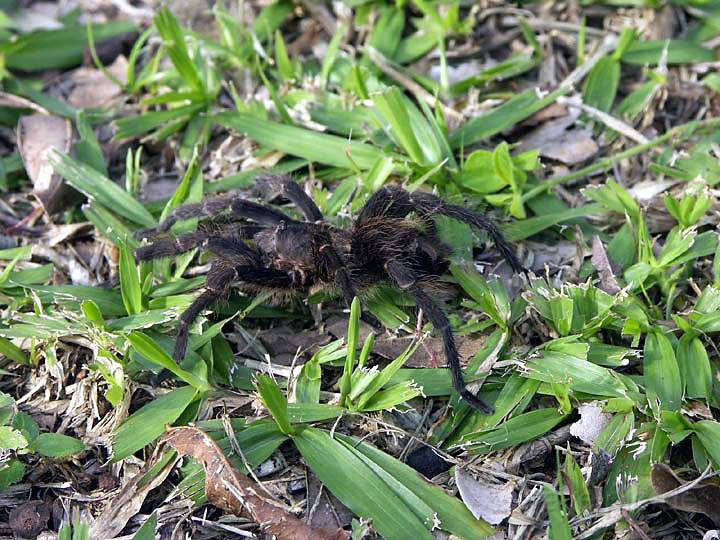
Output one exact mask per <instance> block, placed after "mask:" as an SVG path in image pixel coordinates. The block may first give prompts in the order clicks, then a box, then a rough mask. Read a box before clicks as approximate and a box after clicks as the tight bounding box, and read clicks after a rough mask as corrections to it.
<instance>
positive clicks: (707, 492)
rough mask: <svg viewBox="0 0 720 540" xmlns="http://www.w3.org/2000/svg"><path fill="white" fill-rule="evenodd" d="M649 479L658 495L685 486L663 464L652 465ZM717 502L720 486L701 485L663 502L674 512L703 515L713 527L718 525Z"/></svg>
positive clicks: (719, 498)
mask: <svg viewBox="0 0 720 540" xmlns="http://www.w3.org/2000/svg"><path fill="white" fill-rule="evenodd" d="M651 479H652V485H653V487H654V488H655V491H657V492H658V494H660V495H662V494H663V493H666V492H668V491H671V490H673V489H677V488H679V487H680V486H683V485H685V484H687V482H685V480H683V479H682V478H680V477H678V476H677V475H676V474H675V473H674V472H673V470H672V469H671V468H670V467H669V466H667V465H665V464H664V463H657V464H655V465H653V468H652V476H651ZM718 500H720V486H718V485H716V484H708V483H701V484H699V485H698V486H696V487H694V488H692V489H689V490H688V491H685V492H683V493H681V494H679V495H675V496H673V497H669V498H667V499H665V502H666V503H667V504H669V505H670V506H672V507H673V508H674V509H676V510H681V511H683V512H699V513H701V514H705V515H706V516H707V517H709V518H710V519H711V520H713V522H714V523H715V525H720V505H718Z"/></svg>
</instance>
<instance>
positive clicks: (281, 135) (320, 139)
mask: <svg viewBox="0 0 720 540" xmlns="http://www.w3.org/2000/svg"><path fill="white" fill-rule="evenodd" d="M214 118H215V121H216V122H217V123H219V124H220V125H222V126H224V127H226V128H229V129H234V130H236V131H238V132H240V133H244V134H246V135H247V136H248V137H250V138H252V139H254V140H255V141H257V142H258V143H260V144H262V145H264V146H267V147H270V148H273V149H275V150H279V151H281V152H285V153H286V154H290V155H292V156H297V157H301V158H304V159H307V160H308V161H315V162H318V163H324V164H326V165H333V166H335V167H344V168H349V169H352V168H353V166H354V165H357V166H358V167H360V169H362V170H368V169H371V168H372V166H373V165H374V164H375V162H376V161H377V160H379V159H380V158H382V157H383V156H384V155H385V154H384V153H383V152H382V151H380V150H379V149H377V148H375V147H373V146H370V145H367V144H364V143H359V142H355V141H348V140H347V139H344V138H342V137H337V136H335V135H328V134H327V133H319V132H317V131H311V130H309V129H305V128H301V127H297V126H286V125H284V124H279V123H277V122H273V121H271V120H264V119H261V118H258V117H256V116H253V115H251V114H248V113H241V112H230V113H220V114H217V115H215V117H214ZM391 157H392V156H391Z"/></svg>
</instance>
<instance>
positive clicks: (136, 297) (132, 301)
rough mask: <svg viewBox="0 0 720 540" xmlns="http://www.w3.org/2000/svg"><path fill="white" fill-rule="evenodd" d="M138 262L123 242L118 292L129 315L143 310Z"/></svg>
mask: <svg viewBox="0 0 720 540" xmlns="http://www.w3.org/2000/svg"><path fill="white" fill-rule="evenodd" d="M138 269H139V268H138V264H137V262H136V261H135V256H134V255H133V253H132V251H131V250H130V248H129V247H128V246H127V245H126V244H123V245H121V246H120V294H122V299H123V304H124V305H125V309H126V310H127V312H128V314H129V315H136V314H137V313H140V312H142V311H143V297H142V291H141V290H140V275H139V274H138Z"/></svg>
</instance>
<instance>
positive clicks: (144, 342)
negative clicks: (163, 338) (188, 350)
mask: <svg viewBox="0 0 720 540" xmlns="http://www.w3.org/2000/svg"><path fill="white" fill-rule="evenodd" d="M128 341H130V343H131V344H132V346H133V348H134V349H135V350H136V351H137V352H138V353H140V354H141V355H143V356H144V357H145V358H146V359H147V360H149V361H150V362H152V363H153V364H155V365H157V366H160V367H162V368H163V369H167V370H168V371H170V372H172V373H173V374H174V375H175V376H176V377H177V378H178V379H180V380H182V381H185V382H186V383H188V384H189V385H191V386H192V387H193V388H196V389H197V390H198V391H200V392H204V391H206V390H209V389H210V385H209V384H208V382H207V381H205V380H202V379H200V378H199V377H198V376H197V375H195V374H194V373H191V372H189V371H187V370H185V369H183V368H181V367H180V366H179V365H178V364H177V363H176V362H175V360H173V359H172V358H171V357H170V355H169V354H168V353H166V352H165V351H164V350H163V348H162V347H160V345H158V344H157V343H155V341H154V340H153V339H152V338H150V337H149V336H147V335H146V334H143V333H142V332H137V331H135V332H132V333H131V334H130V335H129V336H128Z"/></svg>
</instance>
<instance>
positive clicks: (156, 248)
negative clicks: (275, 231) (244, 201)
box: [135, 225, 262, 264]
mask: <svg viewBox="0 0 720 540" xmlns="http://www.w3.org/2000/svg"><path fill="white" fill-rule="evenodd" d="M260 230H262V228H261V227H259V226H257V225H247V226H242V227H237V228H235V230H234V231H233V234H232V235H229V236H220V237H218V236H215V235H214V234H213V233H210V232H207V231H196V232H192V233H187V234H183V235H180V236H178V237H177V238H169V239H163V240H157V241H155V242H153V243H152V244H147V245H145V246H141V247H139V248H137V249H136V250H135V258H136V259H137V260H138V261H150V260H153V259H162V258H165V257H174V256H176V255H182V254H183V253H187V252H188V251H191V250H193V249H195V248H200V247H202V248H206V249H207V250H208V251H210V252H211V253H213V254H215V255H218V256H220V257H228V258H231V259H233V260H236V262H237V263H238V264H239V263H240V260H238V257H245V258H248V257H249V258H251V259H253V260H254V259H256V258H257V257H258V255H257V253H256V252H255V251H254V250H252V249H251V248H250V247H248V245H247V244H245V242H243V240H244V239H247V238H252V236H253V235H254V234H256V233H257V232H258V231H260Z"/></svg>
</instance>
